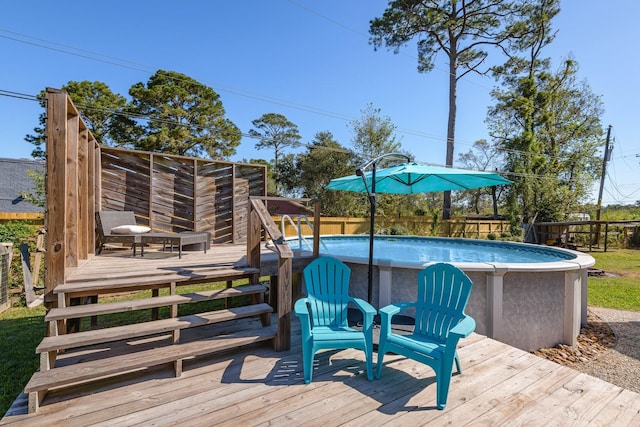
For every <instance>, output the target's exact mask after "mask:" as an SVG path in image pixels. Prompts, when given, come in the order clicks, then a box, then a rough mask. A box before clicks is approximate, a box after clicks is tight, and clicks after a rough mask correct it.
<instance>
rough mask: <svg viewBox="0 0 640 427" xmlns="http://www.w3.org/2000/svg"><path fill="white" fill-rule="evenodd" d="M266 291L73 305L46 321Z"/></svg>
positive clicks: (240, 289)
mask: <svg viewBox="0 0 640 427" xmlns="http://www.w3.org/2000/svg"><path fill="white" fill-rule="evenodd" d="M265 291H266V288H265V287H264V286H262V285H240V286H235V287H233V288H224V289H216V290H212V291H202V292H194V293H189V294H179V295H167V296H163V297H151V298H141V299H136V300H129V301H118V302H113V303H100V304H83V305H73V306H69V307H63V308H53V309H51V310H50V311H49V312H48V313H47V315H46V316H45V319H44V320H45V321H54V320H64V319H74V318H79V317H89V316H97V315H102V314H110V313H119V312H123V311H134V310H144V309H149V308H156V307H164V306H169V305H174V304H186V303H191V302H197V301H207V300H215V299H223V298H231V297H236V296H241V295H253V294H260V293H263V292H265Z"/></svg>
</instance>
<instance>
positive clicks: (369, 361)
mask: <svg viewBox="0 0 640 427" xmlns="http://www.w3.org/2000/svg"><path fill="white" fill-rule="evenodd" d="M364 356H365V358H366V360H367V379H368V380H369V381H373V350H372V348H371V347H369V346H367V347H366V348H365V349H364Z"/></svg>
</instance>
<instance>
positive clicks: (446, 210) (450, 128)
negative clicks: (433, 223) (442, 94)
mask: <svg viewBox="0 0 640 427" xmlns="http://www.w3.org/2000/svg"><path fill="white" fill-rule="evenodd" d="M450 40H451V38H450ZM449 52H450V54H449V119H448V121H447V159H446V165H447V167H452V166H453V149H454V141H455V133H456V85H457V82H458V81H457V77H456V61H457V56H458V55H457V51H456V46H455V39H453V40H452V42H451V46H450V51H449ZM450 218H451V191H445V192H444V200H443V204H442V219H450Z"/></svg>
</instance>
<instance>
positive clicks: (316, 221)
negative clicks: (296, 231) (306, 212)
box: [313, 199, 321, 258]
mask: <svg viewBox="0 0 640 427" xmlns="http://www.w3.org/2000/svg"><path fill="white" fill-rule="evenodd" d="M320 222H321V220H320V200H317V199H316V200H314V203H313V257H314V258H317V257H318V256H319V255H320Z"/></svg>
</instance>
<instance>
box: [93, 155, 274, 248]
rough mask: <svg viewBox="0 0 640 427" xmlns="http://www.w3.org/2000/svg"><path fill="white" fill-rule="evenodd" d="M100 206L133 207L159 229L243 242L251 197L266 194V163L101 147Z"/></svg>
mask: <svg viewBox="0 0 640 427" xmlns="http://www.w3.org/2000/svg"><path fill="white" fill-rule="evenodd" d="M101 154H102V162H101V164H102V209H104V210H116V211H123V210H126V211H133V212H134V213H135V214H136V218H137V222H138V224H144V225H148V226H149V227H151V228H153V229H154V230H157V231H166V232H181V231H191V230H193V231H208V232H210V233H211V235H212V237H213V241H214V243H237V242H241V241H245V240H246V236H247V213H248V203H249V196H264V194H265V168H264V166H256V165H245V164H237V163H230V162H222V161H213V160H204V159H197V158H191V157H181V156H171V155H165V154H159V153H148V152H142V151H131V150H121V149H115V148H105V147H102V149H101Z"/></svg>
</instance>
